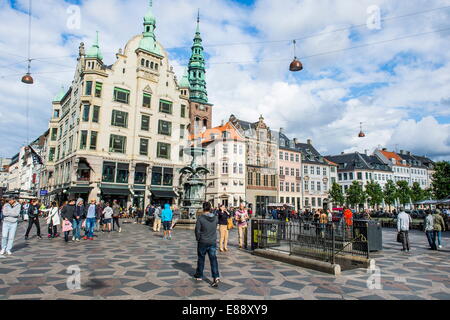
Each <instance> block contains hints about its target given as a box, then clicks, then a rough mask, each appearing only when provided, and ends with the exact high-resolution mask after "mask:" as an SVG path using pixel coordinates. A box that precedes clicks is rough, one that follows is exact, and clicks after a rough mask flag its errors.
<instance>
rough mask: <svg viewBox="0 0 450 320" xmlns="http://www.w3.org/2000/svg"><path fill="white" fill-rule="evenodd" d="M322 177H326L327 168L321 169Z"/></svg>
mask: <svg viewBox="0 0 450 320" xmlns="http://www.w3.org/2000/svg"><path fill="white" fill-rule="evenodd" d="M323 175H324V176H326V175H327V168H323Z"/></svg>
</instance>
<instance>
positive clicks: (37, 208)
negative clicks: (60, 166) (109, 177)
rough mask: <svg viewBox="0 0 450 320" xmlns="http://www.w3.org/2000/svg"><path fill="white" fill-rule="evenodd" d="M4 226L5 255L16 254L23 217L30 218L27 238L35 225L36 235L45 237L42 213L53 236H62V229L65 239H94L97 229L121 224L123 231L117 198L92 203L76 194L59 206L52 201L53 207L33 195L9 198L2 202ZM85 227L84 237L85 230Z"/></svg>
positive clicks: (28, 219) (0, 209)
mask: <svg viewBox="0 0 450 320" xmlns="http://www.w3.org/2000/svg"><path fill="white" fill-rule="evenodd" d="M0 212H1V220H2V222H3V226H2V249H1V251H0V253H1V255H4V254H8V255H12V248H13V244H14V239H15V236H16V232H17V226H18V224H19V221H20V219H22V221H24V222H28V226H27V229H26V232H25V240H26V241H27V240H29V235H30V232H31V230H32V229H33V226H34V227H35V228H36V235H37V238H38V239H39V240H41V239H42V234H41V225H40V219H39V218H40V217H44V218H45V221H46V224H47V230H48V235H47V237H48V238H49V239H54V238H58V237H59V236H60V234H61V233H63V234H64V241H65V242H66V243H67V242H69V240H70V237H69V235H70V233H72V241H77V242H79V241H81V239H84V240H94V236H95V235H94V232H95V231H100V228H101V231H102V232H111V231H114V230H115V226H117V228H118V232H122V228H121V226H120V222H119V218H120V215H121V209H120V206H119V204H118V202H117V201H116V200H114V201H113V203H112V204H110V203H108V202H107V203H105V202H103V201H102V202H97V201H96V200H91V201H90V202H89V203H88V204H85V203H84V200H83V199H78V200H75V199H74V198H71V199H69V201H67V202H65V203H63V204H62V205H61V206H59V205H58V204H57V203H56V202H52V203H51V205H50V206H49V207H46V206H44V205H43V204H41V203H40V202H39V200H38V199H32V200H30V201H29V202H19V201H18V199H17V198H16V197H14V196H11V197H9V198H8V199H7V201H6V203H2V204H1V206H0ZM82 228H83V229H84V230H85V234H84V236H83V237H82V235H81V230H82Z"/></svg>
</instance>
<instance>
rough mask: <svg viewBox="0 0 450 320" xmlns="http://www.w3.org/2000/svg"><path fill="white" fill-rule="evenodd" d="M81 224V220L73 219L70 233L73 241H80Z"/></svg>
mask: <svg viewBox="0 0 450 320" xmlns="http://www.w3.org/2000/svg"><path fill="white" fill-rule="evenodd" d="M82 223H83V222H82V221H81V219H80V220H77V219H73V224H72V228H73V231H72V234H73V236H74V237H75V240H76V239H78V240H80V239H81V224H82Z"/></svg>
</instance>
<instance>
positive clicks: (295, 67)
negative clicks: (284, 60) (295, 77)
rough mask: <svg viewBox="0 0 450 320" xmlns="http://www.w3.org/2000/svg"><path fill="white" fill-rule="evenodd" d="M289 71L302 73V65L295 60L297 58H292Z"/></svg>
mask: <svg viewBox="0 0 450 320" xmlns="http://www.w3.org/2000/svg"><path fill="white" fill-rule="evenodd" d="M289 70H290V71H292V72H297V71H302V70H303V65H302V63H301V62H300V61H298V60H297V58H294V60H293V61H292V62H291V65H290V66H289Z"/></svg>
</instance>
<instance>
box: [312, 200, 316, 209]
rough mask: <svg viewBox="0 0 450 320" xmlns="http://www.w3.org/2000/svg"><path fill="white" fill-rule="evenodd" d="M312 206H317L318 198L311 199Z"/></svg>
mask: <svg viewBox="0 0 450 320" xmlns="http://www.w3.org/2000/svg"><path fill="white" fill-rule="evenodd" d="M311 206H313V207H315V206H316V198H311Z"/></svg>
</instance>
